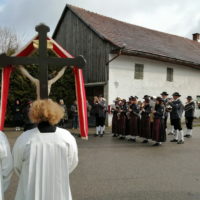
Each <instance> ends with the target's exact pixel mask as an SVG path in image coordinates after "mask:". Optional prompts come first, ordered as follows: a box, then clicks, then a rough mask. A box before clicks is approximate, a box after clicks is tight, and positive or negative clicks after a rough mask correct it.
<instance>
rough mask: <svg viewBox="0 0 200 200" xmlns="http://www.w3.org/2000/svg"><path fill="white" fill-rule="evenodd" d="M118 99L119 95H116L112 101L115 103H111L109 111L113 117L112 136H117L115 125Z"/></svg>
mask: <svg viewBox="0 0 200 200" xmlns="http://www.w3.org/2000/svg"><path fill="white" fill-rule="evenodd" d="M119 101H121V99H120V98H119V97H117V98H116V99H115V101H114V103H115V105H113V106H112V107H111V112H112V113H113V117H112V134H113V137H117V136H118V132H119V131H118V126H117V113H118V111H119Z"/></svg>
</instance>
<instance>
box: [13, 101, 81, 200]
mask: <svg viewBox="0 0 200 200" xmlns="http://www.w3.org/2000/svg"><path fill="white" fill-rule="evenodd" d="M63 115H64V111H63V109H62V108H61V107H60V106H59V105H58V104H57V103H55V102H53V101H52V100H50V99H46V100H37V101H35V102H33V105H32V107H31V109H30V113H29V116H30V119H31V120H32V122H33V123H37V124H38V126H37V127H36V128H34V129H31V130H29V131H26V132H24V133H23V134H22V135H21V136H20V137H19V138H18V139H17V141H16V143H15V145H14V149H13V158H14V169H15V172H16V174H17V175H18V176H19V184H18V188H17V192H16V196H15V200H47V199H48V200H58V199H59V200H72V196H71V190H70V185H69V174H70V173H71V172H72V171H73V170H74V169H75V168H76V166H77V164H78V151H77V144H76V141H75V138H74V137H73V136H72V135H71V134H70V132H68V131H67V130H65V129H62V128H58V127H56V126H55V124H57V123H58V122H59V121H60V119H62V117H63Z"/></svg>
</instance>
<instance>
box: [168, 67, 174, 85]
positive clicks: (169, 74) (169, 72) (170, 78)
mask: <svg viewBox="0 0 200 200" xmlns="http://www.w3.org/2000/svg"><path fill="white" fill-rule="evenodd" d="M167 81H170V82H172V81H173V68H167Z"/></svg>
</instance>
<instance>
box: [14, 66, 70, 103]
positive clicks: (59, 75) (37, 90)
mask: <svg viewBox="0 0 200 200" xmlns="http://www.w3.org/2000/svg"><path fill="white" fill-rule="evenodd" d="M18 69H19V70H20V71H21V73H22V74H23V75H24V76H25V77H26V78H28V79H29V80H30V81H31V82H32V83H33V84H34V85H35V87H36V95H37V99H40V81H39V80H38V79H37V78H34V77H33V76H32V75H31V74H30V73H29V72H28V71H27V70H26V69H25V68H24V67H23V66H22V65H19V67H18ZM66 69H67V66H65V67H63V68H62V69H61V70H60V71H59V72H58V73H57V75H56V76H55V77H54V78H52V79H50V80H48V95H49V94H50V92H51V86H52V84H54V83H55V82H56V81H57V80H58V79H60V78H61V77H62V76H63V74H64V73H65V70H66Z"/></svg>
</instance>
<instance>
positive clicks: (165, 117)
mask: <svg viewBox="0 0 200 200" xmlns="http://www.w3.org/2000/svg"><path fill="white" fill-rule="evenodd" d="M160 95H161V97H162V100H163V105H164V106H165V111H167V109H166V106H167V103H168V100H169V99H168V98H167V97H168V95H169V94H168V93H167V92H162V93H161V94H160ZM167 119H168V112H165V115H164V122H165V124H164V125H165V129H167Z"/></svg>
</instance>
